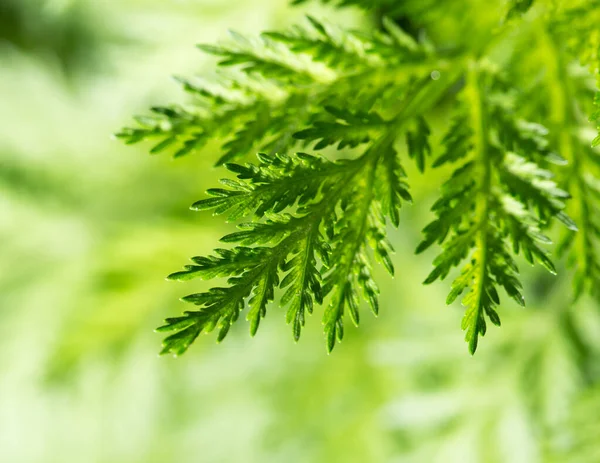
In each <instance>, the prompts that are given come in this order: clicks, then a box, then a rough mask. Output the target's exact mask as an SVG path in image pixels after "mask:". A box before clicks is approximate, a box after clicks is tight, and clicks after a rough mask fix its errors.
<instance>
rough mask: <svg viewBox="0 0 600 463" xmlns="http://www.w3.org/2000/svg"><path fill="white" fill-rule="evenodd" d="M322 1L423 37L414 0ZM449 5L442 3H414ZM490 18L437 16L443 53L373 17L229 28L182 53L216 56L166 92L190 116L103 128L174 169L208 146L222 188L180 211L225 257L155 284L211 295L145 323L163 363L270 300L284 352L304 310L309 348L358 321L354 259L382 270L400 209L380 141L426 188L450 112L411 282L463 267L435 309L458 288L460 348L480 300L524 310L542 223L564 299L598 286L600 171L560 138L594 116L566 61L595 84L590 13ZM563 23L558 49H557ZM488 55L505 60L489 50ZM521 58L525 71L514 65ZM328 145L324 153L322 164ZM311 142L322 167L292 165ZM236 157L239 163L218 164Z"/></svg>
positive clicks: (511, 7)
mask: <svg viewBox="0 0 600 463" xmlns="http://www.w3.org/2000/svg"><path fill="white" fill-rule="evenodd" d="M296 3H303V2H296ZM325 3H327V2H325ZM333 3H335V4H337V5H339V6H348V5H357V6H361V7H364V8H366V9H376V10H377V11H379V12H382V11H385V12H388V13H390V14H394V15H396V18H399V19H402V20H408V21H409V22H410V21H416V22H419V21H421V23H422V24H427V25H428V27H431V28H434V27H435V24H433V25H429V23H428V22H427V21H426V20H425V19H424V18H425V17H426V16H427V15H425V14H424V13H423V10H422V9H420V8H419V7H417V6H418V5H417V3H418V2H410V1H409V2H388V1H385V0H382V1H381V2H363V1H342V2H333ZM423 3H428V2H422V3H421V5H422V4H423ZM430 6H431V5H430ZM496 6H498V5H496ZM455 7H456V4H455V2H445V3H444V5H440V6H439V7H437V6H436V7H432V8H434V9H435V8H437V9H438V10H436V11H440V12H442V11H452V9H453V8H455ZM525 13H527V14H525ZM494 14H495V15H496V16H495V17H494V16H493V15H494ZM490 15H491V16H492V18H493V23H494V27H490V24H491V22H488V21H486V20H483V21H478V20H477V21H475V19H474V18H462V17H461V18H458V17H457V18H455V21H456V22H457V23H460V24H457V25H455V27H454V29H452V30H462V31H467V30H468V31H469V34H470V37H469V38H467V39H465V37H460V38H457V39H456V40H455V41H453V42H450V45H448V44H444V46H441V45H439V44H437V43H436V42H435V41H432V40H430V39H427V34H424V33H420V34H418V38H417V37H415V35H411V34H409V33H408V32H407V31H405V30H403V29H402V28H400V27H399V26H398V25H397V23H396V22H395V21H393V20H392V19H390V18H389V17H384V19H383V20H382V27H381V29H378V28H373V30H371V31H356V30H343V29H341V28H338V27H334V26H333V25H330V24H329V23H326V22H322V21H319V20H317V19H315V18H313V17H308V18H307V21H306V23H305V24H304V25H301V26H297V27H293V28H291V29H290V30H288V31H285V32H279V31H277V32H266V33H263V34H262V35H261V36H260V37H258V38H247V37H244V36H241V35H240V34H237V33H232V34H231V37H232V39H231V41H230V42H228V43H225V44H222V45H218V46H213V45H202V46H201V47H200V48H201V49H202V50H203V51H205V52H207V53H210V54H212V55H215V56H217V57H218V59H219V62H218V65H219V66H220V67H221V68H222V69H224V71H223V73H222V74H221V75H220V78H219V81H218V82H217V83H210V81H205V82H191V81H187V80H182V82H183V85H184V88H185V89H186V90H187V91H188V92H190V93H191V94H192V95H193V97H194V100H193V102H192V104H190V105H188V106H168V107H156V108H153V110H152V112H153V114H152V115H151V116H144V117H140V118H137V122H138V125H137V127H133V128H128V129H124V130H123V131H122V132H121V133H120V134H118V136H119V137H121V138H122V139H124V140H125V142H126V143H136V142H139V141H142V140H146V139H153V140H155V142H154V143H155V144H154V147H153V148H152V149H151V152H160V151H163V150H166V149H167V148H168V149H169V150H170V151H172V152H173V153H174V156H175V157H178V156H182V155H187V154H191V153H193V152H197V151H199V150H200V148H202V147H203V146H204V145H205V144H206V142H207V141H208V140H210V139H213V138H220V139H223V140H224V141H223V144H222V146H221V148H222V154H221V157H220V159H219V160H218V161H217V164H218V165H224V166H225V167H226V168H227V169H228V170H229V171H230V172H232V173H233V174H235V176H236V178H235V179H231V178H226V179H223V180H222V183H223V185H224V186H225V188H214V189H210V190H208V192H207V193H208V194H209V196H210V197H209V198H207V199H203V200H200V201H198V202H196V203H195V204H194V205H193V206H192V209H194V210H199V211H201V210H207V209H210V210H213V212H214V213H215V214H226V216H227V219H228V221H239V220H244V222H242V223H239V224H238V228H239V231H237V232H235V233H231V234H229V235H226V236H225V237H223V239H222V241H223V242H225V243H233V244H235V246H234V247H233V248H231V249H218V250H216V254H215V255H214V256H211V257H195V258H193V262H194V263H193V265H188V266H187V267H185V269H184V270H183V271H181V272H177V273H174V274H172V275H171V276H170V278H171V279H175V280H188V279H191V278H196V277H198V278H203V279H212V278H217V277H220V278H221V277H224V278H227V280H226V285H225V286H222V287H214V288H212V289H210V290H208V291H206V292H202V293H197V294H192V295H189V296H186V297H184V298H183V300H184V301H185V302H189V303H192V304H195V305H196V306H198V309H197V310H195V311H188V312H185V314H184V315H183V316H181V317H175V318H169V319H167V321H166V324H165V325H164V326H162V327H161V328H159V331H168V332H170V331H174V333H173V334H171V335H170V336H169V337H167V338H166V340H165V342H164V349H163V352H165V353H166V352H172V353H174V354H181V353H183V352H184V351H185V350H186V349H187V348H188V347H189V345H190V344H191V343H192V342H193V341H194V340H195V338H196V337H197V336H198V334H199V333H200V332H203V331H211V330H213V329H214V328H217V327H218V328H219V334H218V335H217V339H218V340H219V341H220V340H222V339H223V338H224V337H225V336H226V334H227V333H228V331H229V329H230V327H231V325H232V324H233V323H234V322H235V321H236V320H237V319H238V318H239V315H240V312H242V311H243V310H244V309H245V308H247V309H248V310H247V315H246V318H247V320H248V321H249V323H250V332H251V334H252V335H254V334H255V333H256V331H257V329H258V326H259V324H260V320H261V318H262V317H264V316H265V315H266V312H267V308H268V306H269V304H270V303H271V302H273V301H275V300H278V301H279V306H280V307H283V308H286V310H287V314H286V320H287V322H288V323H289V324H291V325H292V331H293V336H294V339H296V340H298V339H299V337H300V333H301V330H302V327H303V326H304V324H305V320H306V316H307V314H311V313H312V312H313V310H314V306H315V304H318V305H323V306H325V308H324V311H323V325H324V331H325V338H326V345H327V349H328V351H331V350H332V349H333V347H334V345H335V341H336V340H341V339H342V337H343V335H344V320H345V316H346V315H349V317H350V320H351V321H352V322H353V323H354V324H355V325H358V324H359V320H360V316H359V313H360V310H359V309H360V305H361V304H360V301H362V300H365V301H366V302H367V305H368V306H369V307H370V309H371V311H372V312H373V313H375V314H377V313H378V311H379V306H378V302H377V300H378V299H377V296H378V293H379V289H378V286H377V284H376V282H375V280H374V278H373V275H372V274H373V264H372V263H373V261H374V260H377V261H379V262H380V263H381V264H382V265H383V266H384V267H385V268H386V269H387V270H388V272H389V273H391V274H393V273H394V266H393V263H392V258H391V257H390V255H391V252H392V245H391V243H390V242H389V241H388V239H387V230H386V222H391V223H392V224H393V225H394V226H398V224H399V223H400V215H399V210H400V207H401V205H402V202H403V201H411V200H412V198H411V196H410V194H409V193H408V185H407V173H406V172H405V170H404V169H403V167H402V163H401V157H402V156H403V155H404V149H401V148H400V143H399V141H400V140H404V141H405V144H404V145H405V147H406V148H405V149H406V154H407V156H406V157H408V158H409V159H412V160H413V161H414V162H415V165H416V169H417V170H418V171H420V172H422V173H425V175H426V176H427V178H429V177H431V178H432V179H435V178H436V176H435V175H436V174H435V173H433V172H432V171H429V170H427V169H426V168H427V164H428V163H429V161H428V158H429V157H430V155H431V154H432V148H431V146H432V145H431V142H430V138H431V136H432V133H431V132H432V129H431V128H430V125H429V123H428V122H427V121H430V120H431V119H432V118H435V117H436V110H437V109H438V108H440V107H442V106H443V105H448V104H449V105H451V106H452V107H454V108H455V109H454V111H453V112H454V117H453V118H452V120H451V121H450V122H448V123H447V125H448V129H447V131H446V134H445V135H444V136H443V140H442V144H443V146H444V151H443V152H442V153H433V154H434V156H435V160H434V161H433V162H432V163H431V166H432V167H433V168H440V172H441V175H446V172H448V171H450V172H449V177H448V178H447V180H445V181H444V182H443V183H442V185H441V194H440V197H439V198H437V200H436V201H435V203H434V205H433V207H432V211H433V213H434V214H435V219H434V220H433V221H432V222H431V223H430V224H429V225H427V226H426V227H425V229H424V230H423V232H424V240H423V241H422V243H421V244H419V245H418V247H417V253H421V252H423V251H425V250H426V249H427V248H429V247H430V246H432V245H433V244H438V245H441V246H442V251H441V253H440V254H439V255H438V256H437V257H436V258H435V259H434V261H433V265H434V268H433V270H432V271H431V273H430V274H429V276H428V277H427V278H426V279H425V281H424V283H425V284H430V283H433V282H434V281H436V280H438V279H440V280H443V279H445V278H446V277H448V276H449V275H450V274H451V273H453V272H454V271H455V270H454V268H455V267H459V266H461V267H462V270H461V272H460V274H458V275H457V276H454V277H453V278H454V280H453V283H452V285H451V290H450V294H449V295H448V297H447V301H446V302H447V303H448V304H451V303H453V302H454V301H455V300H456V299H457V298H458V296H459V295H461V294H462V293H466V295H465V296H464V297H463V299H462V304H463V305H464V307H465V314H464V317H463V321H462V328H463V329H464V330H465V331H466V334H465V338H466V341H467V343H468V346H469V351H470V352H471V353H474V352H475V350H476V348H477V344H478V340H479V336H480V335H481V336H483V335H484V334H485V332H486V327H487V321H486V320H489V321H490V322H492V323H493V324H495V325H500V316H499V314H498V309H499V307H500V305H501V299H500V295H499V289H503V290H504V292H505V293H506V294H507V295H508V296H509V297H510V298H512V299H513V300H514V301H516V302H517V303H518V304H519V305H524V301H525V298H524V295H523V293H524V292H525V290H524V289H523V285H522V283H521V277H520V272H519V267H518V261H519V260H520V259H521V258H524V260H525V261H526V262H528V263H530V264H534V263H539V264H541V266H542V267H544V268H545V269H546V270H547V271H549V272H550V273H552V274H556V273H557V272H558V271H557V266H556V264H555V263H553V261H552V260H551V258H550V250H551V248H550V247H549V245H551V244H552V241H553V240H552V235H553V234H555V229H554V227H553V226H552V225H553V223H555V222H560V223H561V224H562V225H563V227H562V228H563V231H562V232H561V233H562V237H561V240H560V242H559V246H558V251H559V254H560V253H564V254H567V255H568V256H569V257H568V259H567V261H571V262H576V265H575V267H576V270H575V275H574V285H575V291H574V295H575V296H578V295H580V294H582V293H583V291H584V290H587V291H589V292H593V291H594V289H595V288H594V286H595V285H594V281H597V277H599V276H600V259H599V257H600V256H599V255H598V252H599V250H598V239H599V238H600V223H598V221H597V219H596V218H595V217H596V216H597V215H598V214H597V213H596V212H597V211H598V210H599V208H600V188H599V187H598V185H599V184H600V181H599V180H598V177H597V176H596V170H595V169H596V168H597V167H598V165H600V163H598V159H599V158H598V153H597V151H594V149H593V148H592V145H595V144H597V143H598V138H596V139H595V140H594V141H592V140H591V139H589V140H584V138H585V137H582V136H580V135H579V133H578V132H582V131H583V130H584V129H585V128H586V125H585V124H586V122H585V119H587V118H582V117H581V110H580V107H581V108H585V110H586V111H588V109H589V112H588V114H590V115H591V119H592V120H596V119H598V115H599V113H598V111H597V109H596V111H595V112H594V110H593V109H592V107H593V104H592V102H593V101H594V100H593V96H592V95H593V93H592V92H591V91H590V88H589V87H590V85H589V82H588V81H589V77H590V73H588V74H586V75H585V77H581V76H582V73H581V72H580V73H579V75H578V76H575V75H573V74H572V72H571V68H572V64H571V63H572V58H571V56H573V55H576V56H577V57H578V58H579V59H580V61H581V62H582V63H583V64H585V65H586V66H588V68H589V69H590V70H591V74H592V75H595V76H596V77H598V72H599V71H598V62H599V59H598V57H599V51H598V50H599V47H598V45H599V42H598V40H599V39H598V31H597V29H596V28H595V27H594V24H597V22H594V21H595V20H594V18H597V15H600V8H598V5H597V2H595V1H594V2H581V5H579V3H578V4H577V5H575V6H573V5H569V4H568V3H565V4H564V5H563V4H561V3H560V2H543V1H539V2H535V3H534V2H533V1H511V2H508V3H507V4H503V5H502V7H501V8H500V7H498V8H497V11H496V10H493V11H492V13H491V14H490ZM454 16H458V15H454ZM590 18H591V19H590ZM463 19H464V21H463ZM471 19H472V20H471ZM477 19H479V18H477ZM445 20H447V18H446V19H445ZM469 21H470V22H469ZM575 23H576V24H577V27H578V29H577V30H578V34H577V36H576V38H574V39H569V40H566V41H565V42H564V45H563V44H561V37H563V36H564V35H565V34H567V33H568V31H569V30H570V27H571V25H572V24H575ZM540 31H541V32H540ZM428 32H429V31H428ZM431 36H433V37H435V36H436V33H435V30H432V31H431ZM532 40H534V41H536V42H538V47H539V48H540V49H541V48H543V49H544V50H546V51H547V54H546V57H547V56H550V57H552V60H549V61H548V60H547V61H544V62H539V63H538V62H537V61H535V59H536V58H535V57H532V56H531V53H532V51H531V46H529V47H528V46H521V47H519V46H518V45H515V43H517V44H518V43H522V44H525V43H528V42H530V41H532ZM507 47H508V48H509V49H511V47H514V49H513V50H512V52H510V53H499V52H498V50H504V49H505V48H507ZM528 60H530V61H532V63H535V65H539V66H541V67H543V68H544V69H543V72H542V71H539V70H538V69H535V70H531V69H530V68H526V66H528V65H529V61H528ZM532 67H533V65H532ZM586 79H587V81H586ZM595 102H596V105H598V102H599V100H598V97H597V96H596V99H595ZM564 128H568V130H562V129H564ZM332 148H335V149H336V151H337V154H335V155H333V156H334V157H333V158H329V157H327V156H326V155H327V154H328V153H331V152H332V151H333V149H332ZM311 150H313V151H320V150H324V153H325V154H326V155H323V156H317V155H316V154H308V153H306V152H307V151H311ZM297 151H300V152H297ZM255 152H259V153H260V154H259V155H258V162H257V163H252V162H246V163H243V162H240V163H233V161H238V160H244V159H248V155H249V154H252V153H255ZM294 152H297V153H296V154H292V153H294ZM330 159H336V160H330ZM592 165H593V166H594V167H593V169H591V166H592ZM421 199H422V198H419V199H418V200H419V201H420V200H421ZM571 217H573V218H571ZM463 262H466V263H463Z"/></svg>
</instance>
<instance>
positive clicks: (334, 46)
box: [117, 17, 448, 165]
mask: <svg viewBox="0 0 600 463" xmlns="http://www.w3.org/2000/svg"><path fill="white" fill-rule="evenodd" d="M388 29H389V32H387V33H384V32H374V33H370V34H365V33H358V32H354V31H349V30H343V29H339V28H334V27H333V26H330V25H329V24H326V23H324V22H319V21H317V20H316V19H314V18H312V17H309V18H308V20H307V24H306V25H305V26H298V27H296V28H292V30H291V31H290V32H283V33H282V32H266V33H263V34H262V35H261V36H260V37H259V38H252V39H249V38H246V37H244V36H242V35H240V34H238V33H235V32H232V34H231V36H232V40H231V41H230V42H229V43H226V44H223V45H219V46H213V45H201V46H200V48H201V49H202V50H203V51H204V52H207V53H209V54H212V55H216V56H218V57H219V58H221V60H220V62H219V66H220V67H222V68H225V69H230V71H229V72H225V74H224V75H223V77H222V78H221V80H222V81H224V82H223V83H222V84H221V85H219V86H216V88H212V87H211V85H210V84H208V83H206V82H198V83H193V82H190V81H188V80H184V79H179V80H180V82H181V83H182V84H183V87H184V89H185V90H186V91H188V92H189V93H190V94H192V95H193V96H194V97H195V100H194V101H193V104H191V105H189V106H188V107H183V106H169V107H156V108H153V114H151V115H149V116H142V117H138V118H136V122H137V124H138V126H137V127H132V128H126V129H124V130H122V131H121V132H120V133H118V134H117V137H119V138H121V139H123V140H124V141H125V142H126V143H128V144H133V143H138V142H140V141H143V140H155V145H154V147H153V148H152V149H151V152H152V153H159V152H162V151H165V150H169V151H171V152H173V153H174V156H175V157H179V156H184V155H188V154H191V153H195V152H198V151H199V150H200V149H201V148H202V147H203V146H204V145H205V144H206V142H207V141H208V140H209V139H213V138H219V137H222V138H224V140H225V141H224V143H223V145H222V151H223V153H222V156H221V157H220V159H219V160H218V162H217V164H219V165H220V164H224V163H227V162H231V161H234V160H237V159H243V158H244V157H246V156H247V155H248V154H249V153H254V152H266V153H269V154H274V153H276V152H290V151H293V150H294V149H295V148H296V147H297V145H298V140H304V139H305V138H302V135H300V136H299V137H293V134H294V133H296V132H300V133H301V134H303V135H304V136H308V135H309V133H307V132H306V131H302V130H301V129H302V128H303V127H305V126H307V125H309V124H311V123H312V122H313V121H315V120H319V118H320V116H321V114H322V109H323V108H324V107H327V108H331V109H332V111H331V116H332V117H331V120H329V121H322V122H320V123H319V124H320V125H319V124H316V125H315V127H314V129H313V130H315V131H321V132H328V131H330V130H334V131H337V132H344V130H345V129H347V127H345V126H346V125H348V122H352V121H354V120H356V119H361V118H364V117H366V118H367V119H366V120H363V121H362V122H364V123H367V122H368V123H369V124H370V125H372V126H375V125H377V123H378V122H379V121H377V120H369V117H371V115H372V114H373V112H372V111H375V112H377V113H379V114H382V115H387V114H391V113H394V112H395V108H394V107H393V104H392V103H393V100H391V99H390V96H392V95H395V98H397V95H399V94H401V93H402V92H403V91H404V90H405V88H406V86H407V85H408V83H409V82H410V81H411V80H414V79H415V78H416V77H419V78H420V77H422V76H423V75H427V74H428V73H430V72H431V70H432V69H440V70H442V69H444V68H446V67H447V66H448V62H447V61H446V60H445V58H444V56H442V55H440V56H436V55H434V54H432V53H431V51H430V50H429V49H428V48H427V46H425V45H423V44H419V43H417V42H415V41H414V40H412V39H411V38H410V37H409V36H407V35H406V34H403V32H402V31H401V30H400V29H399V28H398V27H397V26H392V25H391V23H390V24H389V27H388ZM399 76H402V77H401V78H398V77H399ZM340 101H343V102H344V107H345V109H344V111H341V110H340V109H339V108H340V103H339V102H340ZM342 113H343V114H342ZM340 116H341V118H340ZM344 117H349V118H350V119H344ZM337 121H342V122H345V124H339V123H338V122H337ZM351 125H353V126H356V124H351ZM363 125H364V124H363ZM240 127H241V128H240ZM365 130H366V129H365ZM313 135H314V134H313ZM340 135H341V133H340ZM328 138H329V137H324V140H323V143H326V140H327V139H328ZM342 138H346V139H348V138H349V141H348V142H347V143H342V144H340V145H339V147H340V148H342V147H346V146H355V145H356V144H358V143H360V142H361V141H362V140H363V139H364V138H365V137H364V136H359V135H355V136H352V135H351V131H350V130H346V131H345V137H342ZM324 146H326V145H325V144H323V145H321V147H324Z"/></svg>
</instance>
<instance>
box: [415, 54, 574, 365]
mask: <svg viewBox="0 0 600 463" xmlns="http://www.w3.org/2000/svg"><path fill="white" fill-rule="evenodd" d="M496 85H497V81H496V80H495V76H494V75H493V74H489V73H487V72H486V71H485V70H484V69H481V65H478V64H472V65H471V69H470V71H469V79H468V81H467V88H466V89H465V101H464V102H463V104H464V107H465V108H468V109H463V110H462V111H463V113H462V114H460V115H458V116H456V117H455V119H454V123H453V125H452V129H451V130H452V132H450V133H449V134H448V135H447V136H446V137H445V139H444V142H445V143H446V153H444V154H443V155H442V156H441V157H440V158H439V159H438V161H436V163H435V165H436V166H439V165H443V164H446V163H455V162H462V165H460V166H459V167H458V168H457V169H456V170H455V171H454V173H453V175H452V177H451V178H450V179H449V180H448V181H447V182H446V183H445V184H444V186H443V188H442V197H441V198H440V199H439V200H438V201H437V202H436V203H435V204H434V206H433V208H432V210H433V211H434V212H435V213H436V215H437V219H436V220H434V221H433V222H432V223H431V224H429V225H428V226H427V227H426V228H425V229H424V234H425V239H424V240H423V242H422V243H421V244H420V245H419V247H418V248H417V252H422V251H424V250H425V249H427V248H428V247H429V246H431V245H432V244H433V243H434V242H438V243H440V244H444V246H443V252H442V253H441V254H440V255H439V256H438V257H437V258H436V259H435V260H434V266H435V268H434V270H433V271H432V272H431V273H430V275H429V276H428V277H427V278H426V280H425V284H429V283H432V282H433V281H435V280H437V279H444V278H445V277H446V276H447V275H448V274H449V273H450V271H451V269H452V268H453V267H455V266H458V265H459V264H460V263H461V262H462V261H463V260H464V259H465V258H467V257H468V256H469V255H470V262H469V263H468V264H467V265H466V266H465V267H464V268H463V271H462V274H461V275H460V276H459V277H458V278H457V279H456V280H455V281H454V283H453V284H452V290H451V292H450V295H449V296H448V299H447V303H448V304H450V303H452V302H453V301H454V300H455V299H456V298H457V297H458V296H459V295H460V294H461V293H462V292H463V291H465V290H468V293H467V295H466V296H465V297H464V298H463V300H462V302H463V305H464V306H465V307H466V312H465V316H464V318H463V322H462V328H463V330H465V331H466V334H465V339H466V341H467V342H468V344H469V351H470V352H471V353H472V354H473V353H474V352H475V350H476V349H477V344H478V337H479V335H481V336H483V335H485V332H486V321H485V318H486V317H487V318H488V319H489V320H490V321H491V322H492V323H494V324H496V325H499V324H500V317H499V316H498V314H497V312H496V310H495V308H496V306H497V305H498V304H499V303H500V298H499V296H498V292H497V290H496V287H497V286H501V287H503V288H504V289H505V291H506V293H507V294H508V295H509V296H510V297H511V298H513V299H514V300H516V301H517V302H518V303H519V304H521V305H523V303H524V299H523V296H522V294H521V284H520V282H519V281H518V279H517V275H518V269H517V266H516V264H515V262H514V259H513V257H512V256H511V253H510V252H509V251H508V250H509V249H511V248H512V252H513V253H514V254H518V253H522V254H523V255H524V256H525V258H526V259H527V260H528V261H529V262H530V263H533V262H534V261H537V262H539V263H541V264H542V265H543V266H544V267H546V268H547V269H548V270H549V271H550V272H551V273H555V270H554V266H553V264H552V262H551V261H550V259H549V258H548V256H547V253H546V251H544V250H543V249H542V248H540V247H539V245H538V243H549V242H550V240H549V238H547V237H546V236H545V235H543V234H542V232H541V231H540V230H541V228H542V227H543V226H544V225H545V223H546V221H547V220H549V219H550V218H553V217H556V218H557V219H559V220H561V221H562V222H564V223H565V224H566V225H567V226H568V227H570V228H572V229H576V227H575V225H574V223H573V222H572V220H571V219H570V218H569V217H568V216H566V214H565V213H564V212H563V211H562V210H563V208H564V203H563V202H562V200H563V199H565V198H566V197H568V195H567V194H566V193H565V192H564V191H562V190H560V189H559V188H558V187H557V186H556V184H555V183H554V182H553V181H551V180H550V177H551V174H550V172H548V171H546V170H544V169H541V168H540V167H539V166H538V165H537V164H536V163H535V162H534V161H533V160H532V159H534V158H535V156H536V152H533V153H532V152H527V151H522V152H521V154H522V155H523V156H527V158H528V160H526V159H525V158H523V157H521V156H519V155H517V154H515V153H513V152H512V151H510V150H512V149H519V148H522V147H523V145H524V144H523V143H519V142H518V139H515V138H514V137H513V138H507V137H504V139H502V138H500V137H492V136H491V134H493V133H501V131H502V129H503V119H501V118H497V117H492V116H493V114H494V112H495V110H497V109H498V108H497V107H496V106H495V105H496V104H497V103H495V101H494V99H493V98H491V97H492V96H493V92H494V89H495V86H496ZM459 124H467V125H468V126H469V128H461V127H459ZM538 135H539V134H538ZM538 154H540V153H538ZM542 154H543V153H542Z"/></svg>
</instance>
